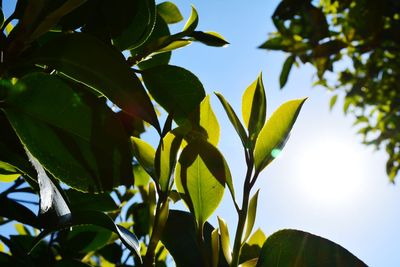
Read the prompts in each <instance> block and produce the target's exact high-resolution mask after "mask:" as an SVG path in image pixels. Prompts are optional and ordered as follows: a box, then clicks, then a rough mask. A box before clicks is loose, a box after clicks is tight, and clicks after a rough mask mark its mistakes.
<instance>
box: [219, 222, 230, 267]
mask: <svg viewBox="0 0 400 267" xmlns="http://www.w3.org/2000/svg"><path fill="white" fill-rule="evenodd" d="M218 225H219V231H220V232H221V248H222V252H223V254H224V256H225V259H226V261H227V262H228V264H231V262H232V249H231V245H230V243H231V241H230V238H229V231H228V225H227V224H226V222H225V221H224V219H222V218H220V217H218Z"/></svg>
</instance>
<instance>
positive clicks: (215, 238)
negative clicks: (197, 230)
mask: <svg viewBox="0 0 400 267" xmlns="http://www.w3.org/2000/svg"><path fill="white" fill-rule="evenodd" d="M218 260H219V234H218V229H214V230H213V231H212V233H211V266H212V267H218Z"/></svg>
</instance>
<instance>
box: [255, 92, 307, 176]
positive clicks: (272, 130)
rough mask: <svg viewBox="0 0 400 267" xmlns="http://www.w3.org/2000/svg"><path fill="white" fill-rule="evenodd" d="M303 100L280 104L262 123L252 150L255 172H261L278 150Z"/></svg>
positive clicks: (287, 134)
mask: <svg viewBox="0 0 400 267" xmlns="http://www.w3.org/2000/svg"><path fill="white" fill-rule="evenodd" d="M305 100H306V98H303V99H296V100H291V101H288V102H286V103H284V104H282V105H281V106H280V107H279V108H278V109H277V110H275V112H274V113H273V114H272V116H271V117H270V118H269V120H268V121H267V123H266V124H265V125H264V127H263V128H262V130H261V132H260V134H259V136H258V138H257V141H256V145H255V150H254V163H255V168H256V172H261V171H262V170H263V169H264V168H265V167H266V166H267V165H268V164H269V163H270V162H271V161H272V160H273V159H274V158H275V157H276V154H278V153H279V152H280V150H281V149H282V145H283V144H284V143H285V141H286V139H287V138H288V136H289V133H290V131H291V129H292V127H293V124H294V123H295V121H296V119H297V115H298V114H299V112H300V109H301V107H302V106H303V103H304V101H305ZM277 150H279V151H277Z"/></svg>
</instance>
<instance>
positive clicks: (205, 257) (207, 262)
mask: <svg viewBox="0 0 400 267" xmlns="http://www.w3.org/2000/svg"><path fill="white" fill-rule="evenodd" d="M203 226H204V223H202V222H199V225H198V227H197V244H198V246H199V249H200V252H201V256H202V258H203V266H204V267H209V266H210V258H209V256H208V251H207V248H206V246H205V244H204V232H203V228H204V227H203Z"/></svg>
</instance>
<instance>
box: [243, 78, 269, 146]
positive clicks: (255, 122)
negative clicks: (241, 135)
mask: <svg viewBox="0 0 400 267" xmlns="http://www.w3.org/2000/svg"><path fill="white" fill-rule="evenodd" d="M266 111H267V100H266V98H265V90H264V84H263V81H262V75H261V73H260V75H259V76H258V78H257V80H255V81H254V82H253V83H252V84H251V85H250V86H249V87H247V89H246V91H245V92H244V94H243V98H242V116H243V120H244V123H245V125H246V127H247V129H248V131H249V138H250V140H251V142H252V144H253V146H254V142H255V140H256V138H257V136H258V133H259V132H260V131H261V128H262V127H263V125H264V123H265V116H266Z"/></svg>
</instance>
